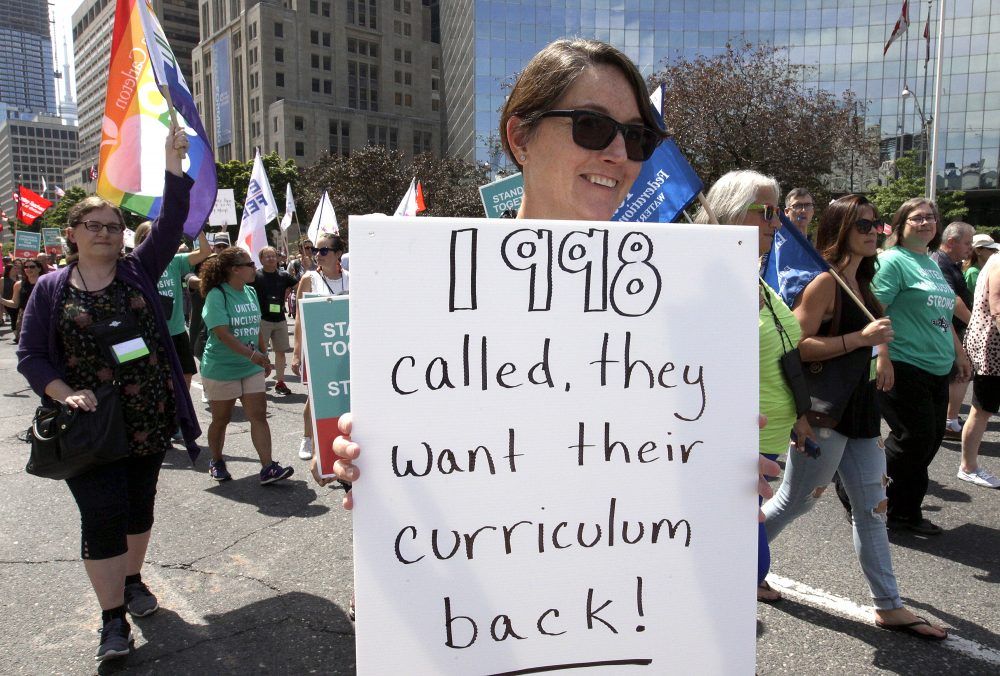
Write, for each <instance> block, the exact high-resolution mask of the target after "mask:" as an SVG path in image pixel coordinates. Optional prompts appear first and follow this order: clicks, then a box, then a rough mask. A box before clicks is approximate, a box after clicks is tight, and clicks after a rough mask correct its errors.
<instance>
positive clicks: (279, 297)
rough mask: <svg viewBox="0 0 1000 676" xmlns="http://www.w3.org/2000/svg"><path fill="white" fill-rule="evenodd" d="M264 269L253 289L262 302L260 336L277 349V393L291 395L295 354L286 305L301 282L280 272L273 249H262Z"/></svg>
mask: <svg viewBox="0 0 1000 676" xmlns="http://www.w3.org/2000/svg"><path fill="white" fill-rule="evenodd" d="M260 264H261V266H262V267H263V269H262V270H258V271H257V277H256V279H254V282H253V289H254V291H256V292H257V302H258V303H260V333H261V336H262V337H263V339H264V344H265V345H271V346H272V347H273V349H274V374H275V377H276V378H277V379H278V380H277V382H276V383H275V384H274V391H275V392H277V393H278V394H291V393H292V391H291V390H290V389H288V385H286V384H285V355H286V354H288V353H289V352H291V351H292V349H291V345H290V344H289V342H288V321H287V320H286V319H285V305H286V302H287V301H288V296H289V295H290V294H291V292H292V289H294V288H295V285H296V284H297V282H296V281H295V278H294V277H292V276H291V275H290V274H288V273H287V272H285V271H284V270H279V269H278V251H277V250H276V249H275V248H274V247H272V246H266V247H264V248H263V249H261V250H260Z"/></svg>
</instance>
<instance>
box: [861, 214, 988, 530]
mask: <svg viewBox="0 0 1000 676" xmlns="http://www.w3.org/2000/svg"><path fill="white" fill-rule="evenodd" d="M940 243H941V218H940V216H939V215H938V210H937V207H936V206H935V205H934V203H933V202H930V201H928V200H926V199H924V198H922V197H917V198H914V199H911V200H909V201H907V202H904V203H903V205H902V206H901V207H899V209H898V210H897V211H896V214H895V216H893V219H892V234H891V235H890V236H889V239H888V240H886V243H885V244H886V250H885V251H884V252H883V253H882V254H881V255H880V256H879V257H878V265H877V267H876V269H877V271H876V273H875V276H874V278H873V279H872V291H873V292H874V294H875V298H876V299H878V302H879V303H880V304H881V306H882V308H883V309H884V311H885V314H887V315H888V316H889V317H890V318H891V319H892V325H893V328H894V330H895V340H893V341H892V343H891V344H890V345H889V357H890V358H891V360H892V367H893V373H894V376H895V377H894V386H893V388H892V389H890V390H887V391H884V392H883V391H879V392H878V401H879V406H880V408H881V409H882V417H883V418H885V421H886V422H887V423H888V424H889V427H890V429H891V432H890V434H889V436H888V438H887V439H886V442H885V454H886V471H887V473H888V475H889V486H888V489H887V491H886V492H887V494H888V498H889V508H888V526H889V528H890V529H905V530H910V531H913V532H916V533H919V534H921V535H939V534H940V533H941V532H942V531H941V527H940V526H938V525H937V524H934V523H932V522H931V521H930V520H928V519H926V518H924V516H923V512H922V510H921V503H922V502H923V500H924V495H925V494H926V493H927V485H928V476H927V468H928V467H930V464H931V461H933V460H934V456H935V454H936V453H937V451H938V447H939V446H940V445H941V440H942V438H943V437H944V429H945V421H946V419H947V412H948V380H949V376H950V374H951V373H952V371H953V369H954V371H955V375H956V378H957V379H958V380H968V378H969V375H970V371H971V366H970V363H969V358H968V357H967V356H966V354H965V349H964V348H963V347H962V344H961V342H959V340H958V335H957V334H956V333H955V329H954V327H953V326H952V323H951V316H952V312H953V311H954V309H955V292H954V291H952V289H951V287H950V286H949V285H948V282H947V281H946V280H945V278H944V276H943V275H942V274H941V268H940V267H938V264H937V263H935V262H934V260H933V259H932V258H931V257H930V255H929V254H928V249H930V250H933V249H935V248H937V246H938V244H940Z"/></svg>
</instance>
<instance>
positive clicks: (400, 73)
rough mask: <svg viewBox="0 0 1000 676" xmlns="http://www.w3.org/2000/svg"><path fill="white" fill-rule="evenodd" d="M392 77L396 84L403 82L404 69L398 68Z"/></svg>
mask: <svg viewBox="0 0 1000 676" xmlns="http://www.w3.org/2000/svg"><path fill="white" fill-rule="evenodd" d="M392 77H393V81H394V82H395V83H396V84H403V71H401V70H397V71H396V72H395V73H393V76H392Z"/></svg>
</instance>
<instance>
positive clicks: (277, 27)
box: [274, 21, 285, 38]
mask: <svg viewBox="0 0 1000 676" xmlns="http://www.w3.org/2000/svg"><path fill="white" fill-rule="evenodd" d="M274 37H276V38H283V37H285V24H283V23H281V22H280V21H275V22H274Z"/></svg>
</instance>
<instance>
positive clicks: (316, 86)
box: [312, 77, 319, 94]
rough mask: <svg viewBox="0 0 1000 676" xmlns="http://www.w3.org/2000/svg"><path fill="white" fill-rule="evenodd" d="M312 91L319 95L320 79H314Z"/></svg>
mask: <svg viewBox="0 0 1000 676" xmlns="http://www.w3.org/2000/svg"><path fill="white" fill-rule="evenodd" d="M312 90H313V91H314V92H316V93H317V94H319V78H318V77H314V78H313V79H312Z"/></svg>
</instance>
